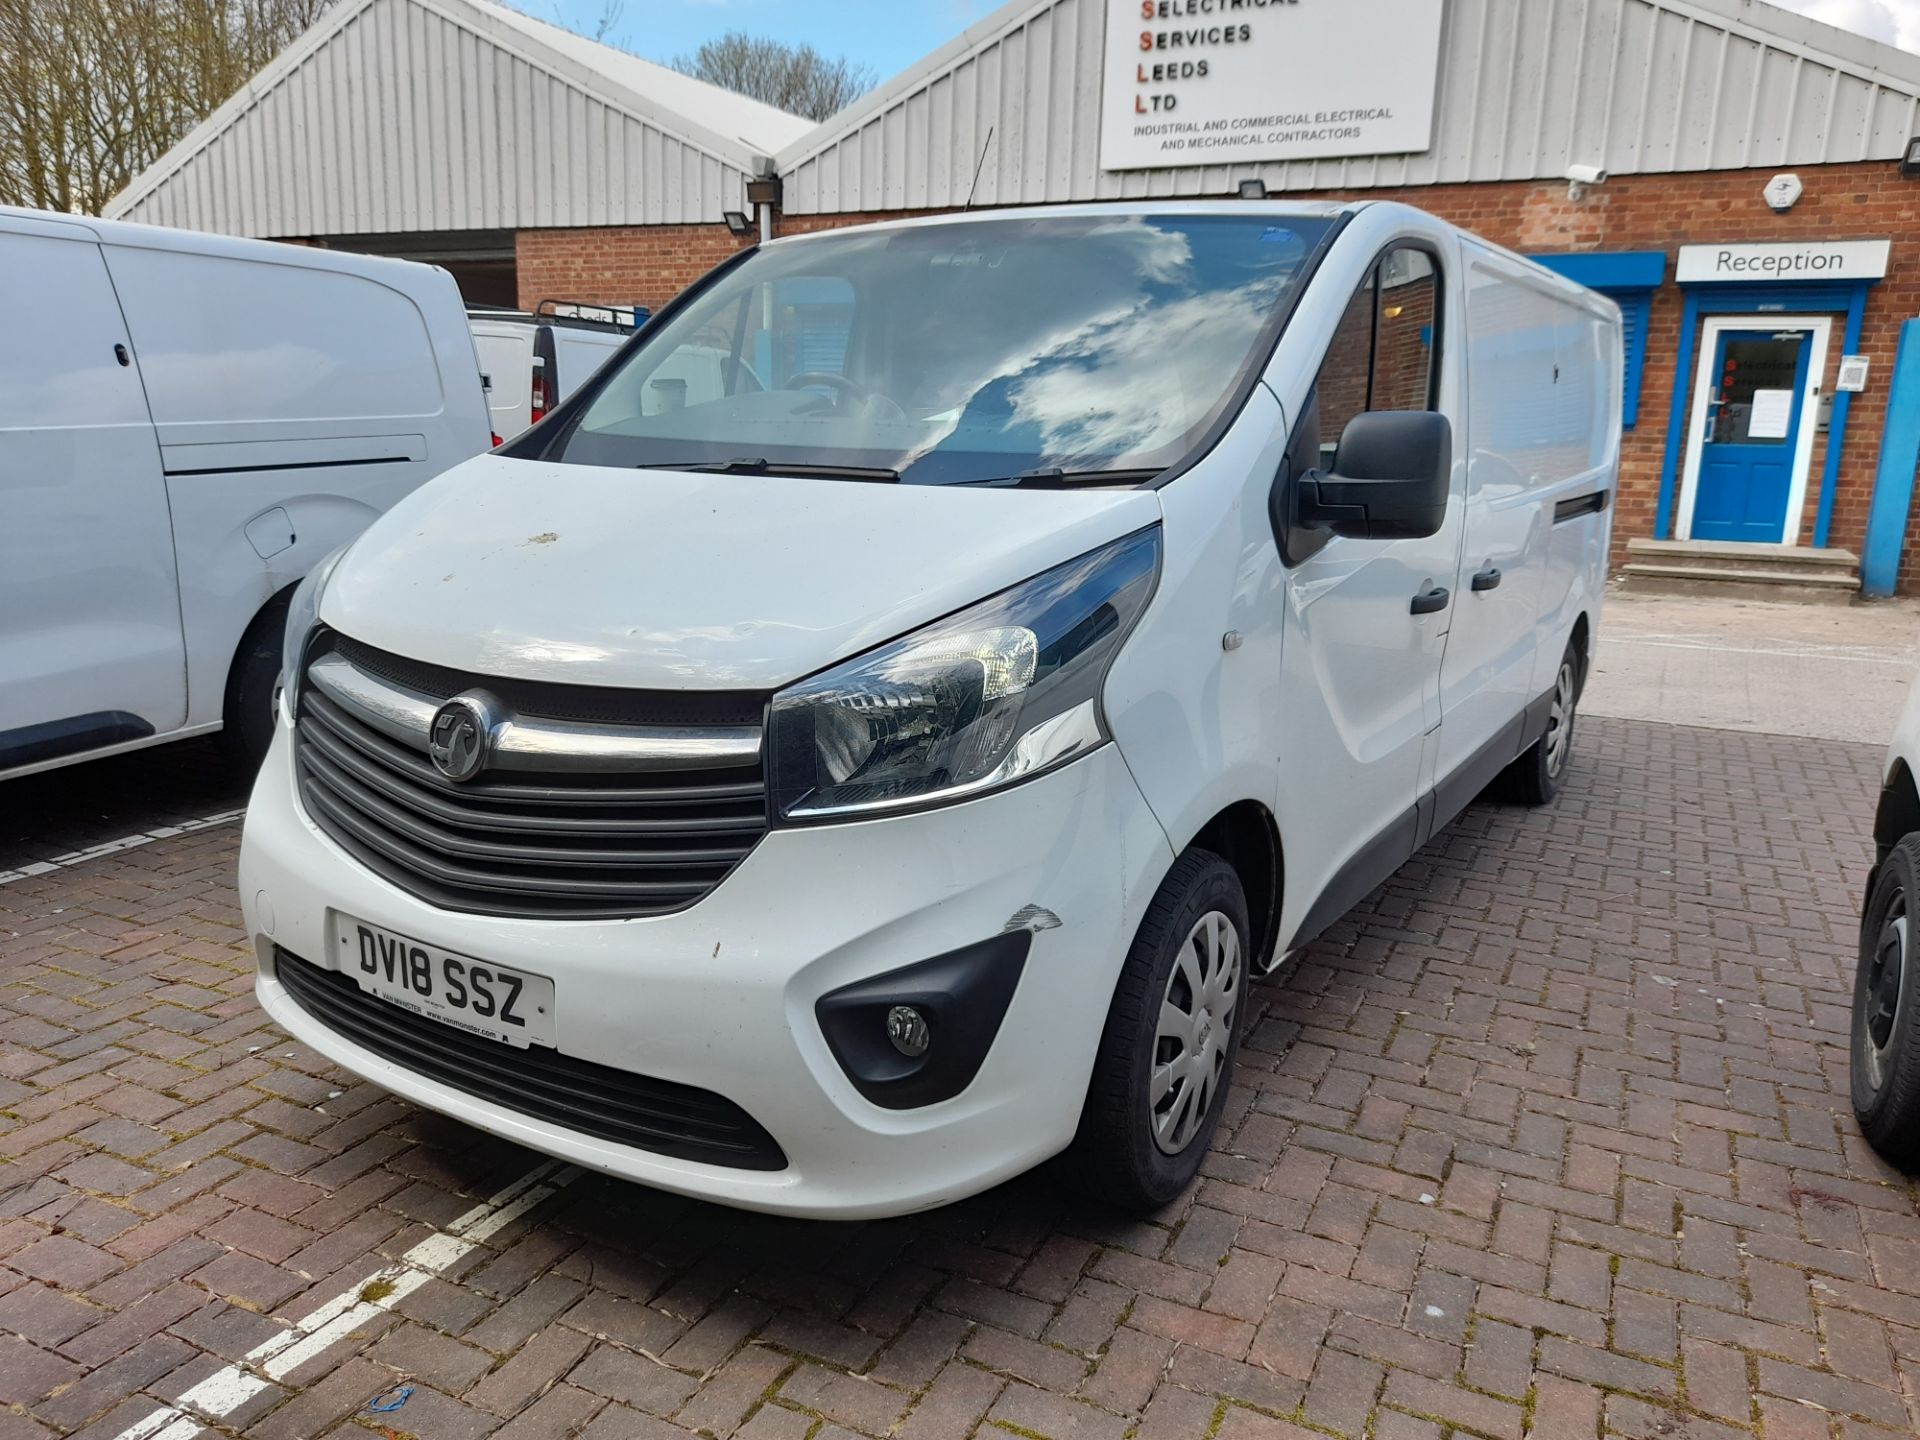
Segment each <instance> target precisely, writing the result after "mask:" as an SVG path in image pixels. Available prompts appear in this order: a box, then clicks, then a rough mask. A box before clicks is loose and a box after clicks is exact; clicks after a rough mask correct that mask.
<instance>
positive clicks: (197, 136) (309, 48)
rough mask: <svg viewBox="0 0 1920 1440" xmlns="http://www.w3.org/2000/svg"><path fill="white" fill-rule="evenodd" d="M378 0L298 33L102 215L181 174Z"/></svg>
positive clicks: (350, 5) (350, 6)
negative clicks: (188, 164) (208, 147)
mask: <svg viewBox="0 0 1920 1440" xmlns="http://www.w3.org/2000/svg"><path fill="white" fill-rule="evenodd" d="M377 3H378V0H346V3H344V4H341V5H339V6H336V7H334V8H333V9H331V10H329V11H327V12H326V13H325V15H324V16H323V17H322V18H321V19H320V20H319V21H317V22H316V23H314V24H313V25H310V26H308V27H307V28H306V29H305V30H303V31H301V32H300V34H298V35H297V36H295V37H294V38H293V40H292V41H291V42H290V43H289V44H288V45H287V47H286V48H285V49H284V50H282V51H281V52H280V53H279V54H278V55H276V56H274V57H273V59H271V60H269V61H268V62H267V63H266V64H265V65H264V66H262V67H261V68H260V69H259V70H258V71H257V72H255V73H254V74H253V75H251V76H249V77H248V79H247V82H246V84H244V85H242V86H241V87H240V88H239V89H238V90H236V91H234V93H233V94H232V95H229V96H228V97H227V98H226V100H224V101H223V102H222V103H221V104H219V105H218V106H216V107H215V108H214V110H213V112H212V113H211V114H209V115H208V116H207V118H206V119H204V120H202V121H201V122H200V123H199V124H198V125H196V126H194V127H193V128H192V129H191V130H189V131H187V133H186V134H185V135H182V136H181V137H180V138H179V139H178V140H176V141H174V142H173V144H172V145H170V146H168V147H167V149H166V151H165V153H163V154H162V155H161V156H160V158H159V159H158V160H155V161H154V162H153V163H152V164H151V165H149V166H147V167H146V169H144V170H142V171H141V172H140V173H139V174H138V175H136V176H134V177H133V179H131V180H129V181H128V182H127V184H126V187H125V188H124V189H122V190H121V191H120V193H119V194H117V195H115V196H114V197H113V198H112V199H111V200H109V201H107V203H106V204H105V205H103V206H101V207H100V216H101V218H102V219H104V220H117V219H119V218H120V217H121V216H123V215H125V214H126V213H127V211H128V210H130V209H132V208H133V207H134V206H135V205H138V204H139V203H140V202H141V201H142V200H144V199H146V198H147V197H148V196H149V195H151V194H153V192H154V191H156V190H158V189H159V188H160V187H161V186H162V185H164V184H166V182H167V181H169V180H171V179H172V178H173V177H174V176H175V175H177V174H179V173H180V172H181V171H182V170H184V169H185V168H186V167H187V162H188V161H190V160H192V159H193V158H194V156H196V155H198V154H199V153H200V152H201V151H202V150H204V149H206V148H207V146H209V145H211V144H212V143H213V142H214V141H215V140H217V139H218V138H219V137H220V136H221V135H223V134H225V133H226V132H227V131H228V130H230V129H232V128H233V126H234V125H235V124H236V123H237V122H238V121H239V120H240V118H241V117H242V116H243V115H245V114H246V112H247V111H249V110H251V109H252V108H253V107H254V105H256V104H257V103H258V102H259V100H260V98H261V97H262V96H263V95H265V94H266V93H267V92H268V91H269V90H272V89H274V88H275V87H277V86H278V85H279V84H280V82H281V81H282V80H284V79H286V78H287V76H289V75H291V74H292V73H293V72H294V71H295V70H297V69H299V68H300V66H301V65H302V64H304V63H305V62H306V61H307V59H308V58H309V57H311V56H312V55H314V54H315V53H317V52H318V51H319V50H320V49H321V48H322V47H324V46H325V45H326V44H327V43H328V42H330V41H331V40H332V39H333V38H334V36H336V35H338V34H339V33H340V32H341V31H342V30H344V29H346V28H347V25H348V24H349V23H350V22H351V21H352V20H353V19H354V18H355V17H356V16H358V15H359V14H360V13H361V12H362V11H364V10H367V9H369V8H370V7H371V6H373V5H375V4H377Z"/></svg>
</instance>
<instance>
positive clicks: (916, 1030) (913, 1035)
mask: <svg viewBox="0 0 1920 1440" xmlns="http://www.w3.org/2000/svg"><path fill="white" fill-rule="evenodd" d="M887 1039H889V1040H891V1041H892V1042H893V1048H894V1049H896V1050H898V1051H899V1052H900V1053H901V1054H902V1055H905V1056H906V1057H907V1058H908V1059H910V1060H912V1059H918V1058H919V1057H920V1056H922V1055H924V1054H926V1053H927V1046H928V1045H930V1044H932V1043H933V1034H932V1032H931V1031H929V1030H928V1029H927V1021H926V1017H925V1016H923V1015H922V1014H921V1013H920V1012H919V1011H918V1010H916V1009H914V1008H913V1006H911V1005H896V1006H894V1007H893V1008H892V1009H891V1010H889V1011H887Z"/></svg>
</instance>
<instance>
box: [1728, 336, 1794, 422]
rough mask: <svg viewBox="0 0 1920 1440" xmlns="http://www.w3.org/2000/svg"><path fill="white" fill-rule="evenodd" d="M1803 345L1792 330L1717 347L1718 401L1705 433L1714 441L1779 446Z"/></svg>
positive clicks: (1789, 413)
mask: <svg viewBox="0 0 1920 1440" xmlns="http://www.w3.org/2000/svg"><path fill="white" fill-rule="evenodd" d="M1805 344H1806V337H1805V336H1803V335H1800V334H1793V335H1790V336H1787V337H1785V338H1774V337H1768V338H1765V339H1761V338H1759V337H1754V338H1752V339H1741V340H1728V341H1726V343H1724V344H1723V345H1722V346H1721V347H1720V388H1719V390H1718V391H1717V392H1716V394H1715V397H1714V398H1715V399H1716V400H1717V401H1718V402H1719V403H1718V404H1717V405H1716V406H1715V408H1714V411H1713V422H1712V425H1711V427H1710V429H1709V432H1708V434H1709V439H1710V440H1711V441H1712V443H1713V444H1715V445H1778V444H1780V443H1781V442H1782V441H1784V440H1785V439H1786V438H1787V432H1788V430H1789V429H1790V428H1791V426H1792V415H1793V407H1794V405H1795V403H1796V402H1797V399H1798V395H1797V393H1796V392H1797V391H1798V389H1799V372H1800V348H1801V346H1803V345H1805Z"/></svg>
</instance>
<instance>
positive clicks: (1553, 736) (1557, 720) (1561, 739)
mask: <svg viewBox="0 0 1920 1440" xmlns="http://www.w3.org/2000/svg"><path fill="white" fill-rule="evenodd" d="M1575 700H1576V694H1575V690H1574V681H1573V662H1572V661H1571V660H1563V661H1562V662H1561V663H1560V673H1559V675H1557V676H1556V677H1554V682H1553V702H1552V704H1550V705H1549V706H1548V707H1547V733H1546V736H1545V740H1544V743H1545V745H1546V747H1547V774H1549V775H1556V776H1557V775H1558V774H1559V773H1560V772H1561V771H1562V770H1563V769H1565V768H1566V764H1567V754H1568V752H1569V751H1570V750H1571V749H1572V748H1573V707H1574V704H1575Z"/></svg>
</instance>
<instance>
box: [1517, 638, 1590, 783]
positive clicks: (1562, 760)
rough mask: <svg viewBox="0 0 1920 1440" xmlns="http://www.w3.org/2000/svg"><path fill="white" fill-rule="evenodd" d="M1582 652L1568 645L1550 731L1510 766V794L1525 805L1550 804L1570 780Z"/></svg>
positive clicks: (1551, 707)
mask: <svg viewBox="0 0 1920 1440" xmlns="http://www.w3.org/2000/svg"><path fill="white" fill-rule="evenodd" d="M1580 671H1581V666H1580V652H1579V651H1577V650H1575V649H1574V648H1573V646H1571V645H1569V646H1567V651H1566V654H1564V655H1562V656H1561V657H1560V669H1559V670H1558V671H1557V672H1556V673H1555V675H1554V677H1553V698H1552V700H1551V701H1550V702H1549V709H1548V711H1547V733H1546V734H1544V735H1542V736H1541V737H1540V738H1539V739H1538V740H1536V741H1534V742H1533V744H1532V745H1531V746H1530V747H1529V748H1528V749H1527V751H1526V753H1525V754H1523V755H1522V756H1520V758H1519V759H1517V760H1515V761H1514V762H1513V763H1512V764H1511V765H1509V766H1508V767H1507V768H1506V772H1505V774H1504V775H1503V777H1502V778H1503V780H1504V781H1505V788H1506V791H1507V794H1508V795H1510V796H1511V797H1512V798H1513V799H1515V800H1518V801H1519V802H1520V803H1521V804H1522V805H1548V804H1551V803H1552V802H1553V798H1554V797H1555V796H1556V795H1558V794H1559V793H1560V787H1561V786H1562V785H1563V784H1565V783H1566V778H1567V762H1568V761H1569V760H1570V759H1571V758H1572V756H1573V729H1574V722H1575V721H1576V720H1577V719H1578V718H1579V711H1580V686H1581V680H1582V678H1583V677H1582V675H1581V673H1580Z"/></svg>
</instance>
